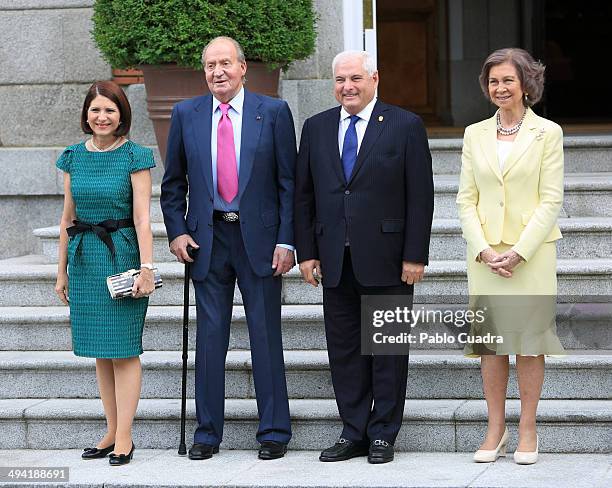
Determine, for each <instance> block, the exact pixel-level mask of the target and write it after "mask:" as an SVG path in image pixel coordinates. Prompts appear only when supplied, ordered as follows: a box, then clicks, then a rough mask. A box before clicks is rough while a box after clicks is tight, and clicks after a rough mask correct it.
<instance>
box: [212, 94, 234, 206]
mask: <svg viewBox="0 0 612 488" xmlns="http://www.w3.org/2000/svg"><path fill="white" fill-rule="evenodd" d="M219 108H220V109H221V119H220V120H219V125H218V127H217V190H218V191H219V195H220V196H221V198H223V200H225V201H226V202H228V203H229V202H231V201H232V200H233V199H234V198H236V195H237V194H238V169H237V165H236V149H235V147H234V129H233V128H232V121H231V120H230V118H229V117H228V115H227V111H228V110H229V108H230V105H229V103H222V104H220V105H219Z"/></svg>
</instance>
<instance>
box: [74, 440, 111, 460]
mask: <svg viewBox="0 0 612 488" xmlns="http://www.w3.org/2000/svg"><path fill="white" fill-rule="evenodd" d="M113 449H115V444H111V445H110V446H108V447H103V448H102V449H100V448H98V447H88V448H86V449H84V450H83V454H81V457H82V458H83V459H99V458H104V457H106V456H108V454H109V453H111V452H113Z"/></svg>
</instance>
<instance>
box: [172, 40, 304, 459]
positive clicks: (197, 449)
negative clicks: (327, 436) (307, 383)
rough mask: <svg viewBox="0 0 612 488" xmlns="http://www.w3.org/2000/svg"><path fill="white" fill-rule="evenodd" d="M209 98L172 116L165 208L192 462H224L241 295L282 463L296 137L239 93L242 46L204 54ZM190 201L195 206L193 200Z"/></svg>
mask: <svg viewBox="0 0 612 488" xmlns="http://www.w3.org/2000/svg"><path fill="white" fill-rule="evenodd" d="M202 64H203V66H204V71H205V75H206V82H207V84H208V88H209V90H210V92H211V94H210V95H206V96H201V97H196V98H193V99H191V100H186V101H184V102H181V103H178V104H177V105H176V106H175V107H174V110H173V112H172V122H171V127H170V134H169V136H168V149H167V154H166V159H165V173H164V178H163V181H162V187H161V189H162V194H161V206H162V211H163V213H164V222H165V224H166V229H167V231H168V239H169V241H170V250H171V251H172V253H173V254H175V255H176V257H177V258H178V260H179V261H180V262H185V261H192V260H191V259H190V257H189V255H188V254H187V246H188V245H191V246H193V247H195V248H199V252H198V255H197V258H196V259H195V262H194V263H193V265H192V267H191V269H192V279H193V284H194V288H195V292H196V306H197V323H198V328H197V338H196V372H195V381H196V388H195V395H196V397H195V400H196V416H197V421H198V427H197V429H196V432H195V435H194V444H193V446H192V447H191V449H190V450H189V457H190V459H208V458H211V457H212V455H213V454H215V453H217V452H218V449H219V444H220V443H221V440H222V435H223V419H224V400H225V358H226V355H227V348H228V344H229V332H230V322H231V318H232V304H233V296H234V286H235V284H236V281H238V286H239V288H240V291H241V293H242V298H243V303H244V308H245V311H246V317H247V324H248V328H249V339H250V343H251V357H252V362H253V377H254V382H255V389H256V393H257V409H258V412H259V416H260V418H259V420H260V423H259V429H258V431H257V440H258V441H259V442H260V444H261V449H260V450H259V458H260V459H275V458H279V457H282V456H284V454H285V452H286V450H287V443H288V442H289V439H290V438H291V426H290V419H289V403H288V400H287V385H286V380H285V366H284V359H283V347H282V338H281V311H280V307H281V279H282V277H281V275H282V274H283V273H286V272H287V271H289V270H290V269H291V268H292V267H293V265H294V263H295V261H294V257H293V197H294V176H295V159H296V152H297V151H296V146H295V133H294V126H293V119H292V117H291V112H290V110H289V107H288V106H287V104H286V102H284V101H282V100H277V99H274V98H269V97H266V96H262V95H258V94H255V93H252V92H249V91H247V90H246V89H244V87H243V82H244V76H245V73H246V70H247V66H246V62H245V58H244V53H243V51H242V48H241V47H240V45H239V44H238V43H237V42H236V41H235V40H233V39H231V38H228V37H219V38H215V39H213V40H212V41H211V42H210V43H209V44H208V45H207V46H206V47H205V48H204V51H203V53H202ZM187 194H189V207H188V208H187V204H186V197H187Z"/></svg>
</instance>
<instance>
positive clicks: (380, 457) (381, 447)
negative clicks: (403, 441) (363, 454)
mask: <svg viewBox="0 0 612 488" xmlns="http://www.w3.org/2000/svg"><path fill="white" fill-rule="evenodd" d="M394 455H395V451H394V448H393V444H390V443H388V442H387V441H383V440H382V439H377V440H375V441H372V443H371V444H370V452H369V453H368V463H370V464H383V463H389V462H391V461H393V457H394Z"/></svg>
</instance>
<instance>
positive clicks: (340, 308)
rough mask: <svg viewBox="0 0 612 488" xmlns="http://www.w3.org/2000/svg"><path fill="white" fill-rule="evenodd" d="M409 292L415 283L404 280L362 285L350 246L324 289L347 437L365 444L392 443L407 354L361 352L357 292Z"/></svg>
mask: <svg viewBox="0 0 612 488" xmlns="http://www.w3.org/2000/svg"><path fill="white" fill-rule="evenodd" d="M323 276H325V270H324V269H323ZM412 293H413V286H412V285H406V284H402V285H399V286H388V287H387V286H386V287H367V286H362V285H360V284H359V283H358V282H357V280H356V278H355V276H354V273H353V266H352V264H351V256H350V248H349V247H347V248H346V249H345V252H344V262H343V265H342V276H341V278H340V283H339V284H338V286H337V287H334V288H324V289H323V310H324V314H325V335H326V338H327V352H328V355H329V365H330V369H331V375H332V383H333V386H334V392H335V394H336V403H337V404H338V411H339V412H340V417H341V419H342V423H343V425H344V428H343V430H342V437H344V438H345V439H348V440H350V441H353V442H357V443H363V444H366V443H369V442H370V441H373V440H377V439H382V440H385V441H387V442H389V443H391V444H393V443H395V439H396V437H397V434H398V432H399V430H400V427H401V425H402V418H403V414H404V401H405V397H406V379H407V377H408V355H405V356H374V355H367V356H364V355H361V296H362V295H411V294H412Z"/></svg>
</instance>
